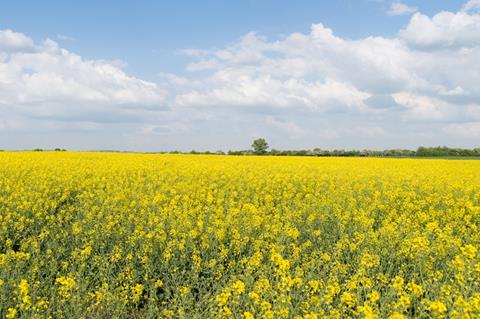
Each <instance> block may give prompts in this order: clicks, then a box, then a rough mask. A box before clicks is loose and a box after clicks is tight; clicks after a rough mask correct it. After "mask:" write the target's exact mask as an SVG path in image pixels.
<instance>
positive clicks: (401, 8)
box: [387, 2, 418, 16]
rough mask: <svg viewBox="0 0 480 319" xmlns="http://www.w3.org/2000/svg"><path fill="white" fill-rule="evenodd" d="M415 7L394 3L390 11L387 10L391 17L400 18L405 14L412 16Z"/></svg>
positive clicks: (415, 10)
mask: <svg viewBox="0 0 480 319" xmlns="http://www.w3.org/2000/svg"><path fill="white" fill-rule="evenodd" d="M417 10H418V9H417V7H413V6H408V5H406V4H405V3H402V2H394V3H392V5H391V6H390V10H388V12H387V13H388V14H389V15H391V16H400V15H405V14H412V13H414V12H417Z"/></svg>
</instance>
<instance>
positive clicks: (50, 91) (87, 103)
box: [0, 30, 166, 121]
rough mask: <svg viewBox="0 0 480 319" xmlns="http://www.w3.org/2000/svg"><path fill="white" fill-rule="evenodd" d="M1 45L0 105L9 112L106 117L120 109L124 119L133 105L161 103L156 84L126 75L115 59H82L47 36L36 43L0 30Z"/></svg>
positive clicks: (115, 115)
mask: <svg viewBox="0 0 480 319" xmlns="http://www.w3.org/2000/svg"><path fill="white" fill-rule="evenodd" d="M0 50H1V51H3V53H4V54H3V56H2V57H1V58H0V106H1V105H6V106H9V108H10V111H9V113H10V114H9V115H8V117H10V118H13V114H14V113H15V114H16V115H17V116H19V115H22V116H24V117H36V118H52V119H53V118H57V119H62V120H65V119H69V120H72V121H76V120H79V121H82V120H85V119H87V118H88V119H89V120H90V121H105V120H106V121H109V117H110V118H118V117H119V114H122V118H123V120H127V119H128V117H130V116H133V118H135V117H136V116H138V114H132V112H131V111H129V110H131V109H135V108H138V109H155V108H161V107H163V106H164V103H165V97H166V92H164V90H162V89H161V88H160V87H159V85H158V84H155V83H152V82H147V81H143V80H141V79H138V78H135V77H132V76H129V75H127V74H126V73H125V72H124V71H123V70H122V69H121V67H120V66H119V65H118V63H116V62H109V61H100V60H85V59H83V58H82V57H80V56H78V55H76V54H74V53H71V52H69V51H67V50H65V49H62V48H60V47H59V46H58V44H57V43H56V42H54V41H52V40H50V39H47V40H45V41H43V42H41V43H34V42H33V41H32V40H31V39H30V38H29V37H27V36H26V35H24V34H22V33H17V32H13V31H11V30H6V31H0ZM134 113H135V112H134ZM4 121H7V119H4Z"/></svg>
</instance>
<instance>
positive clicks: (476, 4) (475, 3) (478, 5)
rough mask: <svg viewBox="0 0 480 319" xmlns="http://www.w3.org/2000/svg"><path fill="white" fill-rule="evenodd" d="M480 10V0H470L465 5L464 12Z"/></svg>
mask: <svg viewBox="0 0 480 319" xmlns="http://www.w3.org/2000/svg"><path fill="white" fill-rule="evenodd" d="M478 9H480V0H470V1H468V2H467V3H465V4H464V5H463V8H462V11H472V10H478Z"/></svg>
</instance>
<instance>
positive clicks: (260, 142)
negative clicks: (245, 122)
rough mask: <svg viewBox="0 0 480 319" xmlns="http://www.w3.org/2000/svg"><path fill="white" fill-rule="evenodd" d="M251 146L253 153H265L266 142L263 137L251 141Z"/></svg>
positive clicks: (266, 148)
mask: <svg viewBox="0 0 480 319" xmlns="http://www.w3.org/2000/svg"><path fill="white" fill-rule="evenodd" d="M252 148H253V152H254V153H255V155H263V154H265V153H267V150H268V143H267V141H265V139H264V138H257V139H256V140H254V141H253V143H252Z"/></svg>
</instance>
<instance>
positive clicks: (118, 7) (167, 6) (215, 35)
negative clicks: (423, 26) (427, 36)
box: [0, 0, 464, 80]
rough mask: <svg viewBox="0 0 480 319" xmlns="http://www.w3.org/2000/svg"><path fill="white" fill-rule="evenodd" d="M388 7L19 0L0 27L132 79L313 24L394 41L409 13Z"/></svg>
mask: <svg viewBox="0 0 480 319" xmlns="http://www.w3.org/2000/svg"><path fill="white" fill-rule="evenodd" d="M406 3H407V2H406ZM408 3H410V4H411V5H415V6H416V7H418V8H419V9H420V10H421V11H422V12H424V13H426V14H434V13H437V12H439V11H441V10H451V11H457V10H459V9H460V8H461V6H462V5H463V3H464V2H463V1H433V0H427V1H410V2H408ZM390 4H391V2H388V1H379V0H348V1H347V0H338V1H316V0H308V1H305V0H300V1H278V0H277V1H275V0H241V1H226V0H206V1H192V0H188V1H187V0H179V1H155V0H150V1H123V0H122V1H118V0H117V1H115V0H106V1H94V0H86V1H60V0H56V1H42V2H40V1H33V0H31V1H22V0H20V1H5V2H4V3H2V10H1V11H0V26H1V27H2V28H10V29H13V30H15V31H17V32H22V33H25V34H27V35H28V36H30V37H31V38H33V39H35V40H42V39H44V38H52V39H54V40H56V41H58V42H59V43H61V44H62V47H65V48H67V49H69V50H71V51H73V52H75V53H78V54H80V55H81V56H82V57H85V58H89V59H111V60H114V59H119V60H123V61H125V62H126V63H128V66H127V70H128V71H129V73H130V74H134V75H136V76H140V77H142V78H148V79H151V80H154V79H155V77H156V75H157V73H158V72H180V73H181V72H183V70H184V67H185V65H186V64H187V63H188V60H187V59H185V57H184V56H182V55H181V54H179V50H181V49H185V48H202V49H212V48H221V47H223V46H224V45H226V44H229V43H232V42H234V41H236V40H238V39H239V38H241V37H242V36H243V35H245V34H246V33H248V32H252V31H254V32H257V33H259V34H261V35H264V36H266V37H269V38H271V39H275V38H277V37H281V36H282V35H286V34H289V33H292V32H308V31H309V29H310V26H311V24H312V23H317V22H322V23H323V24H325V25H326V26H328V27H329V28H332V29H333V30H335V34H337V35H338V36H341V37H345V38H351V39H358V38H362V37H367V36H370V35H381V36H394V35H395V34H396V33H397V32H398V30H399V29H400V27H402V26H403V25H404V24H405V23H407V22H408V19H409V16H408V15H406V16H405V15H402V16H397V17H393V18H392V17H391V16H389V15H387V14H385V12H386V11H388V9H389V6H390ZM59 36H60V38H59ZM62 36H66V37H70V38H73V39H75V40H74V41H72V40H71V39H62Z"/></svg>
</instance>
